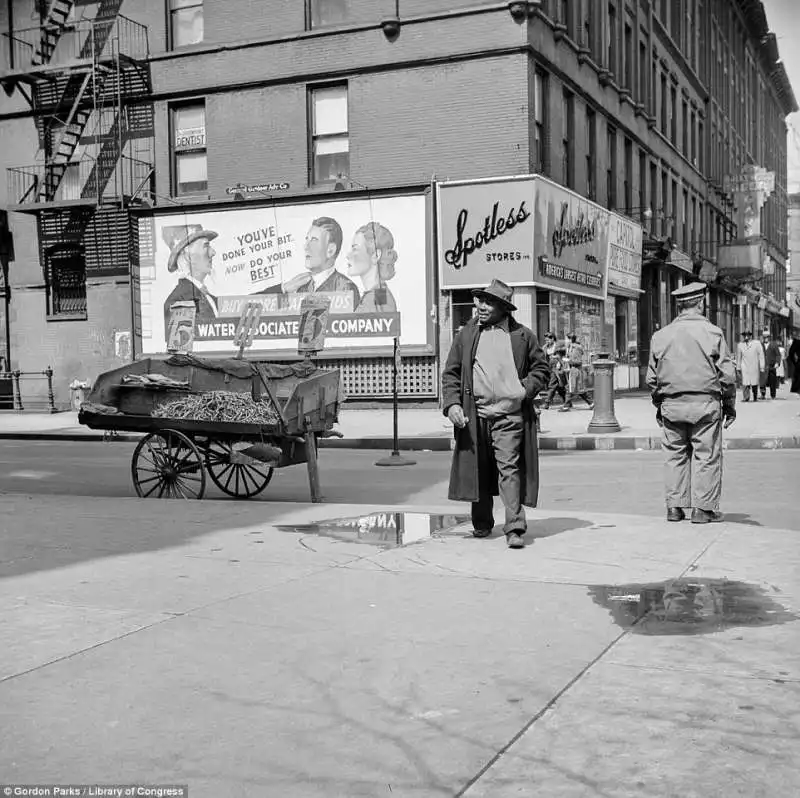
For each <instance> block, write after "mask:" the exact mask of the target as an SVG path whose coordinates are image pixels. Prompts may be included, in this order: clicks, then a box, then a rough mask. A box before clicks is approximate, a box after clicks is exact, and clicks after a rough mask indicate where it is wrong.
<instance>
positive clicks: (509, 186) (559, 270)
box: [437, 176, 641, 299]
mask: <svg viewBox="0 0 800 798" xmlns="http://www.w3.org/2000/svg"><path fill="white" fill-rule="evenodd" d="M437 188H438V194H437V200H438V202H437V207H438V216H437V221H438V247H439V249H438V256H439V278H440V286H441V288H443V289H455V288H475V287H479V286H484V285H486V284H487V283H488V282H490V281H491V280H492V278H498V279H500V280H503V281H504V282H506V283H508V284H509V285H512V286H534V285H535V286H541V287H545V288H550V289H553V290H557V291H564V292H566V293H570V294H577V295H579V296H585V297H592V298H595V299H604V298H605V295H606V290H607V282H608V276H607V275H608V265H609V257H610V255H612V254H613V257H614V258H615V262H616V263H617V265H618V266H619V267H620V270H623V271H635V268H636V265H635V263H634V262H633V258H632V257H629V256H632V254H633V253H632V252H631V251H630V248H631V247H635V241H634V239H635V237H636V234H635V232H633V233H630V235H628V232H629V231H627V229H626V230H623V231H622V232H621V233H620V234H619V235H618V236H617V239H616V240H615V247H614V251H613V253H610V252H609V246H610V240H609V234H610V216H611V215H610V214H609V212H608V211H607V210H606V209H605V208H603V207H601V206H600V205H597V204H596V203H593V202H590V201H589V200H587V199H585V198H584V197H581V196H580V195H578V194H576V193H574V192H572V191H568V190H567V189H565V188H562V187H561V186H559V185H558V184H556V183H553V182H551V181H549V180H546V179H545V178H542V177H539V176H535V177H534V176H525V177H510V178H499V179H497V180H492V181H473V182H454V183H440V184H439V185H438V187H437ZM632 241H633V243H631V242H632ZM639 242H640V244H639V248H640V249H641V238H639ZM628 261H630V262H628Z"/></svg>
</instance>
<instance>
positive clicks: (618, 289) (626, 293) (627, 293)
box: [608, 280, 644, 299]
mask: <svg viewBox="0 0 800 798" xmlns="http://www.w3.org/2000/svg"><path fill="white" fill-rule="evenodd" d="M608 293H609V294H613V295H614V296H622V297H627V298H628V299H638V298H639V297H640V296H641V295H642V294H643V293H644V291H643V290H642V289H641V288H628V287H627V286H624V285H617V284H616V283H615V282H614V281H613V280H610V281H609V283H608Z"/></svg>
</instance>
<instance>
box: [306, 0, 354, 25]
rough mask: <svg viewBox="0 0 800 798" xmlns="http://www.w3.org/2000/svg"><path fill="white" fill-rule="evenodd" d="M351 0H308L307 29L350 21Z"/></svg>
mask: <svg viewBox="0 0 800 798" xmlns="http://www.w3.org/2000/svg"><path fill="white" fill-rule="evenodd" d="M349 6H350V0H306V29H307V30H313V29H314V28H325V27H328V26H330V25H344V24H345V23H347V22H349V21H350V18H351V13H350V8H349Z"/></svg>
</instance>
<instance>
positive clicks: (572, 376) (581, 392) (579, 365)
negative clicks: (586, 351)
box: [559, 332, 594, 413]
mask: <svg viewBox="0 0 800 798" xmlns="http://www.w3.org/2000/svg"><path fill="white" fill-rule="evenodd" d="M567 337H568V340H569V344H568V345H567V362H568V364H569V374H568V378H567V396H566V399H564V404H563V405H562V406H561V407H560V408H559V410H560V412H562V413H566V412H567V411H569V410H572V399H573V397H574V396H580V397H581V399H583V401H584V402H586V404H587V405H589V410H591V409H592V408H593V407H594V402H592V400H591V399H590V398H589V394H588V393H587V391H586V385H585V382H584V377H583V346H581V344H579V343H578V336H577V335H576V334H575V333H574V332H573V333H570V334H569V336H567Z"/></svg>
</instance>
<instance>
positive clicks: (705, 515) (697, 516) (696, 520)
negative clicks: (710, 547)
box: [692, 507, 722, 524]
mask: <svg viewBox="0 0 800 798" xmlns="http://www.w3.org/2000/svg"><path fill="white" fill-rule="evenodd" d="M720 521H722V513H718V512H716V511H715V510H699V509H698V508H697V507H695V509H694V510H692V523H693V524H715V523H718V522H720Z"/></svg>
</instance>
